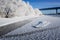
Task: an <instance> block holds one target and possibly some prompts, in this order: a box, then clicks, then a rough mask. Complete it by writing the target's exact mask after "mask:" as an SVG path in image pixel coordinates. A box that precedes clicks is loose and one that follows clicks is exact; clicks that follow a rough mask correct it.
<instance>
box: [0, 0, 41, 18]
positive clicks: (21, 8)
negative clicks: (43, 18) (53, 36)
mask: <svg viewBox="0 0 60 40" xmlns="http://www.w3.org/2000/svg"><path fill="white" fill-rule="evenodd" d="M35 11H36V12H35ZM40 14H42V12H41V11H39V9H33V7H32V6H31V5H30V4H29V2H27V3H26V2H24V1H22V0H0V18H5V17H6V15H7V16H8V18H12V17H16V16H17V17H22V16H32V15H34V16H36V15H40Z"/></svg>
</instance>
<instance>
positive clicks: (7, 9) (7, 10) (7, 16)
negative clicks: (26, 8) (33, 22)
mask: <svg viewBox="0 0 60 40" xmlns="http://www.w3.org/2000/svg"><path fill="white" fill-rule="evenodd" d="M5 12H6V16H5V18H9V14H10V13H12V10H11V9H10V8H9V7H6V8H5Z"/></svg>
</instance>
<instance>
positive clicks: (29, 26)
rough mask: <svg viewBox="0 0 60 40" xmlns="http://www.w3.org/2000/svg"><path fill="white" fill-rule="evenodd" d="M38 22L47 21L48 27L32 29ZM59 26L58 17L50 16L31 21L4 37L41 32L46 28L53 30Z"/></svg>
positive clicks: (59, 19) (59, 20)
mask: <svg viewBox="0 0 60 40" xmlns="http://www.w3.org/2000/svg"><path fill="white" fill-rule="evenodd" d="M40 21H42V22H43V21H47V22H50V23H49V24H48V25H45V26H44V25H43V27H42V26H41V25H40V27H39V28H34V27H33V25H34V24H37V23H38V22H40ZM58 26H60V18H58V17H50V16H41V17H38V18H36V20H33V22H31V23H28V24H26V25H24V26H22V27H20V28H18V29H16V30H14V31H11V32H10V33H8V34H6V35H16V34H22V33H26V32H31V31H36V30H41V29H46V28H53V27H58Z"/></svg>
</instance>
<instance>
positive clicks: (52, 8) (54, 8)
mask: <svg viewBox="0 0 60 40" xmlns="http://www.w3.org/2000/svg"><path fill="white" fill-rule="evenodd" d="M58 9H60V7H51V8H42V9H39V10H41V11H44V10H56V14H60V13H58Z"/></svg>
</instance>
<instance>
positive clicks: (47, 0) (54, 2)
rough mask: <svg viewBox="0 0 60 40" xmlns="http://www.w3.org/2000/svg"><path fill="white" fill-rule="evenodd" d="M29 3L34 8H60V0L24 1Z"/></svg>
mask: <svg viewBox="0 0 60 40" xmlns="http://www.w3.org/2000/svg"><path fill="white" fill-rule="evenodd" d="M24 1H25V2H29V3H30V4H31V5H32V6H33V7H34V8H39V9H41V8H48V7H60V0H24Z"/></svg>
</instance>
